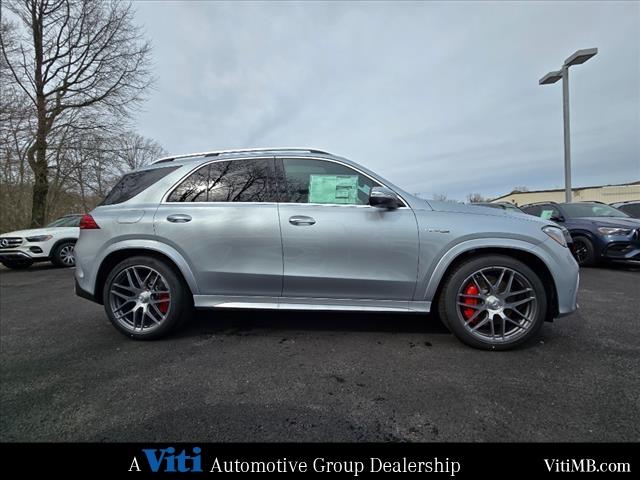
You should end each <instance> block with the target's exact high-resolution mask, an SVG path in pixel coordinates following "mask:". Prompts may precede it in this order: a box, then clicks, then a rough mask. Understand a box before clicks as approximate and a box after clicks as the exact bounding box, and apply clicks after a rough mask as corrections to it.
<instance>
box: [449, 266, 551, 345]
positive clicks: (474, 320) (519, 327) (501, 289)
mask: <svg viewBox="0 0 640 480" xmlns="http://www.w3.org/2000/svg"><path fill="white" fill-rule="evenodd" d="M439 310H440V312H439V313H440V318H441V319H442V320H443V321H444V322H445V323H446V324H447V325H448V326H449V328H450V329H451V331H452V332H453V333H454V334H455V335H456V336H457V337H458V338H459V339H460V340H461V341H462V342H464V343H466V344H467V345H470V346H472V347H475V348H481V349H485V350H508V349H511V348H514V347H516V346H518V345H521V344H522V343H524V342H526V341H527V340H529V339H530V338H532V337H533V336H535V335H536V334H537V332H538V331H539V329H540V327H541V326H542V323H543V321H544V318H545V315H546V311H547V296H546V292H545V289H544V286H543V284H542V282H541V281H540V278H539V277H538V276H537V275H536V274H535V272H533V270H531V269H530V268H529V267H527V266H526V265H525V264H524V263H522V262H520V261H518V260H516V259H514V258H511V257H507V256H503V255H487V256H483V257H478V258H475V259H472V260H469V261H467V262H465V263H463V264H461V265H460V266H459V267H457V268H456V269H455V270H454V271H453V272H452V273H451V274H450V275H449V276H448V277H447V279H446V280H445V284H444V288H443V290H442V293H441V296H440V301H439Z"/></svg>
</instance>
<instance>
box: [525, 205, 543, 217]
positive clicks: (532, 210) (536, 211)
mask: <svg viewBox="0 0 640 480" xmlns="http://www.w3.org/2000/svg"><path fill="white" fill-rule="evenodd" d="M523 210H524V211H525V212H526V213H528V214H529V215H533V216H536V217H537V216H538V215H540V211H541V210H542V209H541V208H540V205H531V206H530V207H524V208H523Z"/></svg>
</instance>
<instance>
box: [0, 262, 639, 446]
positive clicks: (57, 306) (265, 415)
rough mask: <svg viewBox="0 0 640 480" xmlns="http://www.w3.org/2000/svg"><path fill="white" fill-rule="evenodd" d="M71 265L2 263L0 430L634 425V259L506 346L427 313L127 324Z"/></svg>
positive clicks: (561, 435)
mask: <svg viewBox="0 0 640 480" xmlns="http://www.w3.org/2000/svg"><path fill="white" fill-rule="evenodd" d="M72 279H73V271H72V270H71V269H55V268H52V267H48V266H47V267H45V266H42V267H36V268H31V269H29V270H26V271H7V270H2V271H1V272H0V363H1V379H0V380H1V387H0V407H1V408H0V440H1V441H621V440H624V441H629V440H633V441H638V440H640V314H639V313H638V312H639V308H640V307H639V303H638V300H639V299H640V268H638V267H625V266H616V267H610V268H597V269H595V268H594V269H583V270H582V271H581V287H580V293H579V303H580V310H579V311H578V312H577V313H575V314H573V315H571V316H569V317H566V318H562V319H559V320H556V321H555V322H554V323H553V324H545V325H544V327H543V329H542V335H541V337H540V338H539V339H537V340H536V341H534V342H531V343H530V344H528V345H526V346H524V347H523V348H520V349H518V350H515V351H511V352H503V353H501V352H482V351H478V350H473V349H471V348H468V347H466V346H464V345H462V344H461V343H460V342H459V341H458V340H456V339H455V338H454V337H453V336H452V335H450V334H449V333H448V331H447V330H446V329H445V328H444V327H443V326H442V324H441V323H440V322H439V321H438V320H437V319H436V318H433V317H429V316H421V315H396V314H394V315H389V314H375V315H373V314H369V313H367V314H343V313H335V312H334V313H320V312H315V313H307V312H287V313H282V312H269V311H213V312H206V313H199V314H198V315H197V316H196V318H194V320H193V321H192V322H191V323H190V325H189V326H188V327H187V328H186V329H184V330H183V331H181V332H179V333H178V334H176V335H174V336H173V337H171V338H167V339H164V340H160V341H155V342H138V341H132V340H129V339H127V338H125V337H124V336H122V335H120V334H119V333H118V332H116V330H115V329H114V328H113V327H112V326H111V325H110V324H109V323H108V321H107V319H106V316H105V314H104V311H103V310H102V307H101V306H99V305H96V304H93V303H90V302H88V301H86V300H82V299H80V298H78V297H76V296H75V295H74V293H73V288H72V287H73V286H72V281H73V280H72Z"/></svg>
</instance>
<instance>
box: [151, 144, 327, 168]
mask: <svg viewBox="0 0 640 480" xmlns="http://www.w3.org/2000/svg"><path fill="white" fill-rule="evenodd" d="M256 152H305V153H320V154H324V155H331V154H330V153H329V152H325V151H324V150H318V149H317V148H295V147H293V148H292V147H282V148H279V147H267V148H241V149H233V150H214V151H211V152H199V153H187V154H184V155H171V156H169V157H163V158H160V159H158V160H156V161H155V162H153V164H156V163H164V162H172V161H173V160H179V159H183V158H195V157H217V156H218V155H224V154H227V153H231V154H233V153H256Z"/></svg>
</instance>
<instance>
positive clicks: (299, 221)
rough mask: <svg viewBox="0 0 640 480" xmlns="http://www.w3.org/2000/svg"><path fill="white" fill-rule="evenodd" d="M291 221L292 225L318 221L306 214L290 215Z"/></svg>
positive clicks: (310, 223)
mask: <svg viewBox="0 0 640 480" xmlns="http://www.w3.org/2000/svg"><path fill="white" fill-rule="evenodd" d="M289 223H290V224H291V225H313V224H314V223H316V220H315V219H314V218H311V217H306V216H304V215H294V216H293V217H289Z"/></svg>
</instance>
